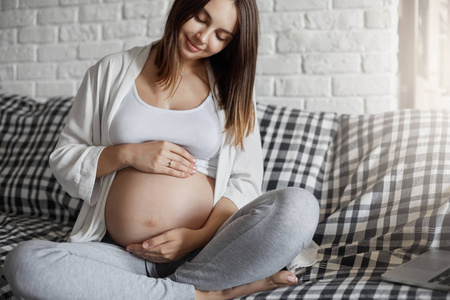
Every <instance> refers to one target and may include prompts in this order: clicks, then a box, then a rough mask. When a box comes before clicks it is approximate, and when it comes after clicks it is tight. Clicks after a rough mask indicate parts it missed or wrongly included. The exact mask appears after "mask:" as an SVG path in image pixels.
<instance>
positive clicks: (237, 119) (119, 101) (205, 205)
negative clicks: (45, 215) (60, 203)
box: [4, 0, 318, 299]
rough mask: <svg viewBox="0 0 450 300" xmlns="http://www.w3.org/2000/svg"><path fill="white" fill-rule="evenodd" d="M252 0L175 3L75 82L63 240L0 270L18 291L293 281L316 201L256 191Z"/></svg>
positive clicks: (170, 289)
mask: <svg viewBox="0 0 450 300" xmlns="http://www.w3.org/2000/svg"><path fill="white" fill-rule="evenodd" d="M257 49H258V12H257V7H256V2H255V0H210V1H208V0H195V1H194V0H175V1H174V3H173V6H172V8H171V10H170V13H169V16H168V19H167V23H166V27H165V32H164V36H163V37H162V39H161V40H159V41H157V42H155V43H152V44H151V45H148V46H144V47H136V48H133V49H131V50H128V51H124V52H121V53H116V54H112V55H109V56H107V57H105V58H103V59H102V60H100V61H99V62H98V63H97V64H96V65H94V66H93V67H91V68H90V69H89V70H88V72H87V74H86V75H85V77H84V80H83V82H82V84H81V87H80V89H79V91H78V94H77V96H76V98H75V101H74V103H73V107H72V109H71V112H70V114H69V116H68V118H67V122H66V125H65V127H64V129H63V130H62V132H61V136H60V139H59V142H58V144H57V146H56V149H55V150H54V152H53V153H52V155H51V157H50V165H51V168H52V170H53V172H54V174H55V176H56V178H57V179H58V181H59V182H60V183H61V185H62V186H63V187H64V189H65V190H66V191H67V192H68V193H69V194H70V195H71V196H73V197H77V198H80V199H82V200H83V201H84V203H83V206H82V209H81V211H80V214H79V216H78V219H77V221H76V223H75V225H74V228H73V231H72V233H71V236H70V238H69V241H68V243H54V242H50V241H29V242H25V243H23V244H21V245H19V246H18V247H16V248H15V249H13V250H12V251H11V252H10V253H9V255H8V256H7V259H6V262H5V265H4V268H5V274H6V277H7V279H8V282H9V284H10V286H11V288H12V290H13V292H14V294H15V295H16V296H17V297H19V298H23V299H29V298H30V299H131V298H137V299H144V298H148V299H227V298H233V297H238V296H242V295H246V294H250V293H254V292H258V291H265V290H270V289H273V288H276V287H280V286H289V285H292V284H295V283H297V278H296V277H295V275H294V274H292V273H291V272H289V271H286V270H284V271H280V270H282V269H283V268H284V266H286V265H287V264H288V263H289V262H290V261H291V260H292V259H293V258H294V257H295V256H296V255H297V254H298V253H299V252H300V251H301V250H302V249H304V248H306V247H307V246H308V245H309V243H310V242H311V240H312V236H313V234H314V231H315V229H316V225H317V222H318V204H317V200H316V199H315V198H314V197H313V196H312V195H311V194H310V193H308V192H306V191H305V190H302V189H296V188H286V189H280V190H275V191H270V192H267V193H265V194H262V195H261V191H260V186H261V182H262V174H263V167H262V151H261V141H260V137H259V129H258V124H257V121H256V115H255V104H254V101H253V96H254V94H253V86H254V81H255V69H256V56H257Z"/></svg>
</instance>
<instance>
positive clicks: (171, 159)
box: [127, 141, 197, 178]
mask: <svg viewBox="0 0 450 300" xmlns="http://www.w3.org/2000/svg"><path fill="white" fill-rule="evenodd" d="M129 146H130V147H129V153H128V159H127V160H128V164H129V165H130V166H131V167H133V168H135V169H137V170H139V171H142V172H146V173H156V174H166V175H170V176H174V177H181V178H184V177H188V176H190V175H193V174H195V172H196V171H197V168H196V166H195V163H196V162H197V161H196V159H195V157H194V156H192V155H191V154H190V153H189V152H188V151H186V150H185V149H184V148H183V147H181V146H178V145H176V144H174V143H171V142H167V141H150V142H145V143H141V144H129Z"/></svg>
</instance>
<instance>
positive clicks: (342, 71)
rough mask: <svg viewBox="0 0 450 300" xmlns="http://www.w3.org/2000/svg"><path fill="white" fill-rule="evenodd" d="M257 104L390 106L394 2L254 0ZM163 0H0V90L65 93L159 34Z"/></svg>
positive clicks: (342, 108) (345, 108) (353, 108)
mask: <svg viewBox="0 0 450 300" xmlns="http://www.w3.org/2000/svg"><path fill="white" fill-rule="evenodd" d="M256 1H257V3H258V7H259V11H260V22H261V24H260V28H261V34H260V47H259V58H258V66H257V78H256V91H257V92H256V93H257V99H258V101H261V102H265V103H279V104H283V105H288V106H292V107H297V108H301V109H306V110H311V111H335V112H338V113H352V114H359V113H377V112H382V111H386V110H394V109H397V102H398V101H397V75H396V74H397V68H398V66H397V65H398V59H397V52H398V34H397V23H398V12H397V11H398V1H399V0H256ZM171 3H172V0H145V1H143V0H21V1H15V0H4V1H1V2H0V91H5V92H16V93H24V94H30V95H32V96H35V97H38V98H39V97H40V98H42V99H44V98H46V97H49V96H55V95H71V94H74V93H75V92H76V90H77V87H78V85H79V84H80V82H81V79H82V77H83V75H84V73H85V72H86V70H87V68H88V67H89V66H90V65H92V64H94V63H95V62H96V61H97V60H98V59H100V58H101V57H103V56H104V55H106V54H108V53H111V52H116V51H121V50H125V49H129V48H131V47H134V46H137V45H145V44H147V43H149V42H151V41H154V40H156V39H158V38H159V37H161V35H162V33H163V29H164V22H165V18H166V16H167V13H168V11H169V9H170V6H171Z"/></svg>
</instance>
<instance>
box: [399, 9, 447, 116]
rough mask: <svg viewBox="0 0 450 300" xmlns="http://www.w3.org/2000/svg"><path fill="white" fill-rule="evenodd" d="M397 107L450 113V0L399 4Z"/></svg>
mask: <svg viewBox="0 0 450 300" xmlns="http://www.w3.org/2000/svg"><path fill="white" fill-rule="evenodd" d="M399 17H400V20H399V54H398V55H399V83H400V85H399V106H400V108H419V109H450V0H401V1H400V6H399Z"/></svg>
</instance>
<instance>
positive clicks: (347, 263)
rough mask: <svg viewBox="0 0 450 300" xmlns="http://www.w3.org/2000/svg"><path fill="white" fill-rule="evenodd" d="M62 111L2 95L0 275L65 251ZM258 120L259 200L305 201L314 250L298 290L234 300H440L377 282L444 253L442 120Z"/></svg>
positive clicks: (69, 201) (448, 160)
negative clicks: (28, 247) (271, 196)
mask: <svg viewBox="0 0 450 300" xmlns="http://www.w3.org/2000/svg"><path fill="white" fill-rule="evenodd" d="M72 101H73V97H55V98H50V99H47V101H44V102H42V101H41V102H39V101H36V100H34V99H32V98H30V97H27V96H23V95H13V94H5V93H3V94H0V263H1V264H2V265H3V262H4V259H5V256H6V254H7V253H8V251H10V250H11V249H13V248H14V247H15V246H16V245H17V244H18V243H20V242H22V241H26V240H30V239H47V240H52V241H64V240H65V238H67V236H68V234H69V232H70V230H71V226H72V224H73V223H74V220H75V218H76V215H77V213H78V211H79V209H80V207H81V202H80V200H79V199H75V198H71V197H70V196H69V195H68V194H67V193H65V192H64V190H62V188H61V186H60V185H59V184H58V182H57V181H56V179H55V178H54V177H53V175H52V173H51V171H50V169H49V166H48V156H49V154H50V153H51V151H52V150H53V148H54V146H55V144H56V142H57V139H58V134H59V132H60V130H61V129H62V127H63V124H64V121H65V117H66V115H67V113H68V111H69V109H70V107H71V104H72ZM257 117H258V119H259V123H260V131H261V139H262V147H263V154H264V168H265V176H264V182H263V190H272V189H276V188H281V187H286V186H296V187H302V188H305V189H307V190H309V191H310V192H312V193H313V194H314V195H315V197H316V198H317V200H318V202H319V205H320V220H319V225H318V227H317V231H316V233H315V235H314V241H315V242H316V243H317V244H318V245H319V247H320V248H319V250H318V253H317V257H316V259H317V262H316V263H315V264H313V265H312V266H309V267H306V268H302V269H300V270H299V271H298V274H297V276H298V277H299V283H298V284H297V285H295V286H291V287H285V288H278V289H276V290H273V291H270V292H264V293H259V294H254V295H249V296H247V297H244V298H243V299H450V293H447V292H442V291H434V290H429V289H424V288H418V287H413V286H407V285H401V284H394V283H390V282H384V281H382V280H381V279H380V276H381V274H383V273H384V272H385V271H386V270H388V269H391V268H393V267H395V266H398V265H400V264H402V263H405V262H407V261H409V260H411V259H412V258H414V257H416V256H418V255H420V254H421V253H424V252H426V251H427V250H428V249H430V248H440V249H444V250H450V200H449V199H450V121H449V120H450V118H449V117H450V115H449V113H448V112H443V111H435V112H432V111H418V110H401V111H396V112H387V113H382V114H376V115H345V114H343V115H342V114H341V115H337V114H335V113H319V112H307V111H301V110H298V109H294V108H288V107H283V106H274V105H266V104H263V103H258V104H257ZM75 284H76V283H75ZM0 290H1V295H0V298H1V299H10V298H13V294H12V292H11V290H10V288H9V285H8V282H7V281H6V279H5V277H4V275H3V268H1V269H0Z"/></svg>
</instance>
